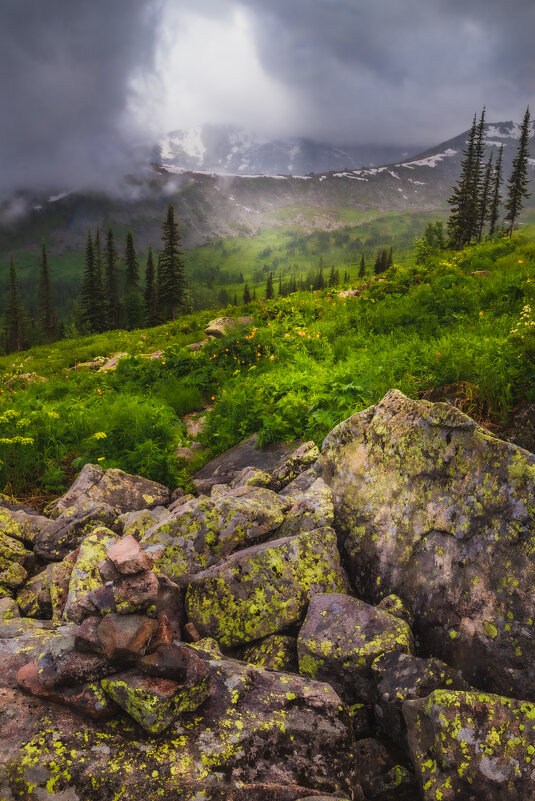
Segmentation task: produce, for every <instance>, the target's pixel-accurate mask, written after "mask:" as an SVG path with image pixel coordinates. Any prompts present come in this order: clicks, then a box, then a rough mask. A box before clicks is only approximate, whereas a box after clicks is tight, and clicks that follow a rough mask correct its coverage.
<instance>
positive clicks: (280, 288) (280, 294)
mask: <svg viewBox="0 0 535 801" xmlns="http://www.w3.org/2000/svg"><path fill="white" fill-rule="evenodd" d="M281 297H282V276H281V275H280V274H279V298H281Z"/></svg>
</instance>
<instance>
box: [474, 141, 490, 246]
mask: <svg viewBox="0 0 535 801" xmlns="http://www.w3.org/2000/svg"><path fill="white" fill-rule="evenodd" d="M493 158H494V154H493V153H492V152H491V154H490V156H489V160H488V162H487V169H486V170H485V177H484V178H483V183H482V184H481V198H480V201H479V225H478V232H477V241H478V242H481V240H482V238H483V228H484V225H485V221H486V220H487V217H488V214H489V201H490V193H491V190H492V162H493Z"/></svg>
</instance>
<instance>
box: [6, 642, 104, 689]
mask: <svg viewBox="0 0 535 801" xmlns="http://www.w3.org/2000/svg"><path fill="white" fill-rule="evenodd" d="M75 638H76V635H75V632H68V633H67V634H65V635H64V636H62V637H58V638H52V639H49V640H48V641H47V642H46V646H45V648H44V650H43V651H42V652H41V653H40V654H38V655H37V658H36V659H33V660H31V661H30V662H27V663H26V664H24V665H23V667H21V668H20V669H19V670H18V671H17V682H18V683H19V685H20V686H21V687H22V688H23V689H25V690H27V691H28V692H31V693H33V694H34V695H39V694H40V690H55V689H57V688H58V687H64V686H75V685H78V684H84V683H86V682H93V681H96V680H98V679H101V678H103V677H104V676H107V675H109V674H110V673H114V672H115V671H116V670H117V666H114V665H112V664H110V662H109V661H108V660H107V659H106V658H105V657H104V656H102V655H101V654H95V653H82V652H79V651H77V650H76V646H75Z"/></svg>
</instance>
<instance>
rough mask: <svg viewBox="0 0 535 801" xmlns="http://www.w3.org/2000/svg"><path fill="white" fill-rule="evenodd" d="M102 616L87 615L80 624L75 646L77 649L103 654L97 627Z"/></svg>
mask: <svg viewBox="0 0 535 801" xmlns="http://www.w3.org/2000/svg"><path fill="white" fill-rule="evenodd" d="M101 620H102V618H100V617H86V619H85V620H84V621H82V623H80V625H79V626H78V628H77V630H76V634H75V638H74V647H75V648H76V650H77V651H81V652H86V653H94V654H101V653H102V645H101V643H100V640H99V638H98V633H97V629H98V627H99V625H100V622H101Z"/></svg>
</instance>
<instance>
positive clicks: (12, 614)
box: [0, 598, 20, 620]
mask: <svg viewBox="0 0 535 801" xmlns="http://www.w3.org/2000/svg"><path fill="white" fill-rule="evenodd" d="M16 617H20V612H19V607H18V606H17V604H16V603H15V601H14V600H13V599H12V598H0V620H13V618H16Z"/></svg>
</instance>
